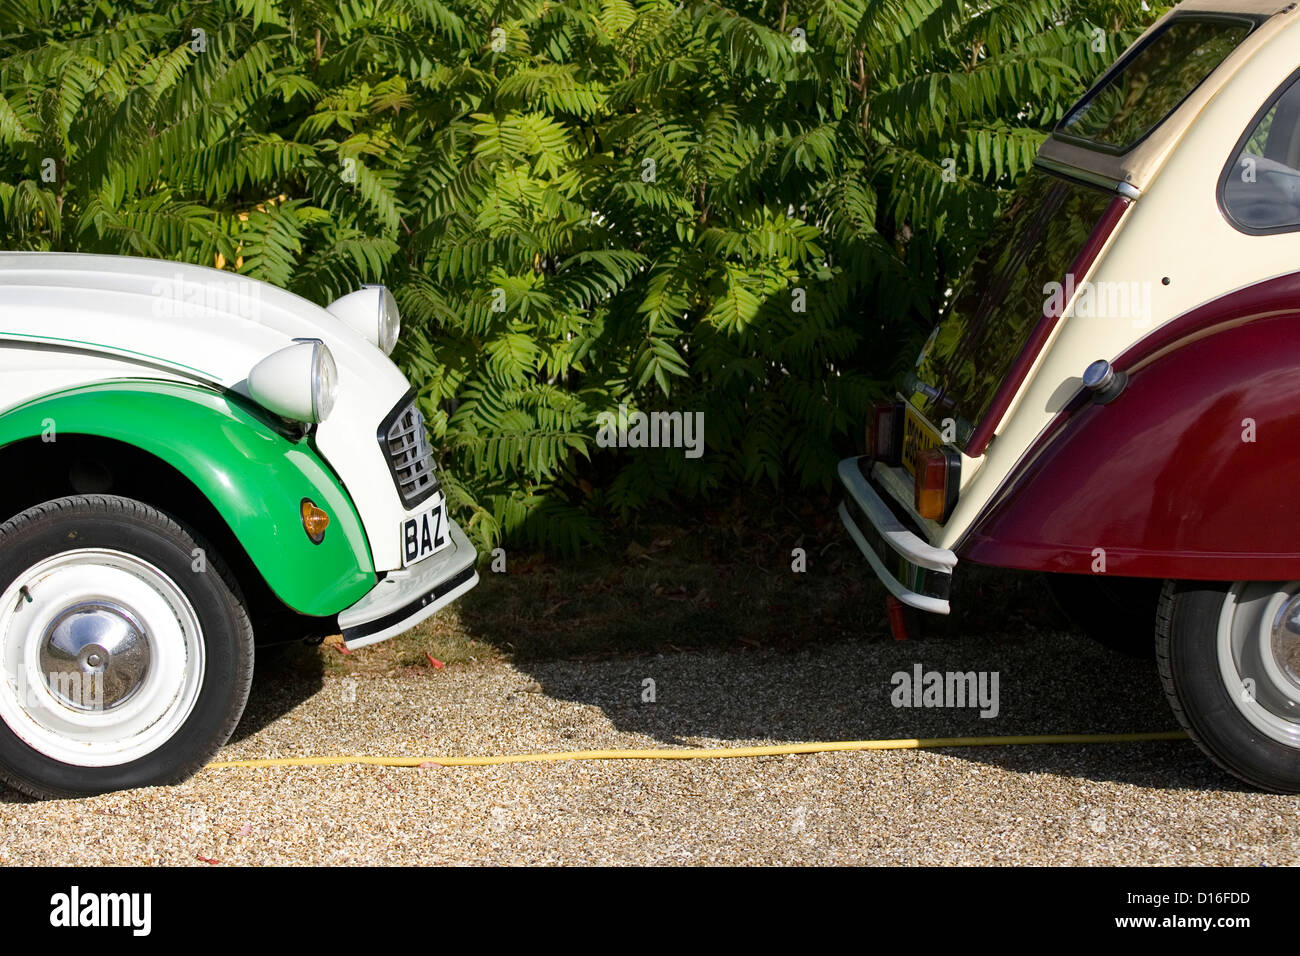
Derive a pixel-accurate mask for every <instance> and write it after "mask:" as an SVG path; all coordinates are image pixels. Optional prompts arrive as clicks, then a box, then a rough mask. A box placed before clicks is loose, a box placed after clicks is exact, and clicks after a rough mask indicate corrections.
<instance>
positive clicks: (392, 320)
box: [325, 285, 402, 355]
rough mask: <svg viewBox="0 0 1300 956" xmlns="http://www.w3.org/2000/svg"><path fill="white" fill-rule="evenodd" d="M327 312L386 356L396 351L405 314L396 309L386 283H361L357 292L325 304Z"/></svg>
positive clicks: (394, 301) (394, 300)
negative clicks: (402, 315) (366, 284)
mask: <svg viewBox="0 0 1300 956" xmlns="http://www.w3.org/2000/svg"><path fill="white" fill-rule="evenodd" d="M325 311H326V312H328V313H329V314H330V315H332V316H334V317H335V318H338V319H342V320H343V321H344V322H346V323H347V324H348V325H349V326H350V327H351V328H352V329H353V330H355V331H356V332H359V333H360V334H361V335H362V336H364V337H365V339H366V341H367V342H370V343H371V344H372V345H377V346H379V348H381V349H382V350H383V352H384V354H385V355H392V354H393V348H394V347H395V346H396V345H397V336H398V333H400V332H401V330H402V317H401V315H400V314H399V313H398V311H397V300H396V299H395V298H393V293H391V292H389V291H388V289H386V288H385V287H384V286H382V285H368V286H362V287H361V288H360V289H358V290H357V291H356V292H349V293H348V294H347V295H345V296H343V297H342V298H340V299H335V300H334V301H333V302H331V303H330V304H329V305H328V306H326V307H325Z"/></svg>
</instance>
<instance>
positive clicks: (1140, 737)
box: [207, 730, 1187, 770]
mask: <svg viewBox="0 0 1300 956" xmlns="http://www.w3.org/2000/svg"><path fill="white" fill-rule="evenodd" d="M1186 739H1187V735H1186V734H1185V733H1183V732H1182V731H1181V730H1164V731H1159V732H1157V733H1144V734H1029V735H1025V736H1019V737H1012V736H1008V737H922V738H919V739H917V738H905V739H901V740H837V741H824V742H820V743H806V744H775V745H773V746H768V747H701V748H685V747H682V748H674V749H667V750H567V751H563V750H562V751H557V752H555V753H538V754H497V755H494V756H487V757H366V756H351V757H349V756H334V757H263V758H259V759H255V760H217V761H214V762H213V763H210V764H208V766H207V769H208V770H225V769H228V768H230V767H333V766H339V765H343V764H374V765H377V766H380V767H420V766H423V765H425V764H432V765H434V766H438V767H490V766H494V765H496V764H505V763H553V762H557V761H561V760H716V759H720V758H724V757H780V756H784V755H786V754H818V753H843V752H846V751H855V750H930V749H933V748H938V747H1018V746H1023V745H1026V744H1127V743H1140V742H1144V741H1149V740H1186Z"/></svg>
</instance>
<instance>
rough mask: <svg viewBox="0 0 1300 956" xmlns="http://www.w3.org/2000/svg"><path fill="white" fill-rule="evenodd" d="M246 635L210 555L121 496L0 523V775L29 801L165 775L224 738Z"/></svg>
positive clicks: (233, 718) (244, 668) (236, 699)
mask: <svg viewBox="0 0 1300 956" xmlns="http://www.w3.org/2000/svg"><path fill="white" fill-rule="evenodd" d="M252 667H253V634H252V628H251V626H250V625H249V621H248V615H247V613H246V612H245V609H244V606H243V602H242V601H241V599H240V597H239V595H238V593H237V590H236V587H235V585H234V584H233V581H232V580H231V579H230V578H229V577H228V575H227V574H226V572H225V569H224V566H223V565H222V563H221V560H220V558H219V556H218V555H216V554H214V553H212V552H211V551H209V550H206V549H204V548H202V547H201V546H200V544H199V543H198V542H196V540H195V538H194V537H193V536H192V535H191V534H190V533H189V532H187V531H186V530H185V529H183V528H182V527H181V526H180V525H178V524H177V523H176V522H175V521H173V520H172V519H171V518H169V517H167V516H166V515H164V514H162V513H161V512H159V511H157V510H156V509H154V508H151V507H149V506H148V505H145V504H142V503H141V502H138V501H134V500H131V499H128V498H120V497H113V496H108V495H82V496H76V497H69V498H60V499H58V500H55V501H49V502H46V503H44V504H41V505H37V506H36V507H34V508H30V509H28V510H27V511H25V512H23V513H22V514H20V515H18V516H16V517H14V518H12V519H10V520H9V521H7V522H5V523H4V525H2V526H0V778H2V779H3V780H4V781H5V782H6V783H9V784H10V785H12V786H14V787H16V788H17V789H19V790H22V791H24V792H26V793H29V794H32V795H34V796H40V797H52V796H82V795H87V794H93V793H102V792H105V791H108V790H119V789H127V788H131V787H140V786H148V785H151V784H161V783H176V782H180V781H181V780H184V779H185V778H186V777H188V776H190V775H191V774H193V773H194V772H195V771H196V770H198V769H199V768H200V767H202V766H203V764H204V763H206V762H207V760H208V759H209V758H210V757H211V756H212V754H213V753H215V752H216V750H217V749H218V748H219V747H220V746H221V745H222V744H223V743H225V741H226V740H227V739H228V738H229V736H230V734H231V732H232V731H233V730H234V728H235V724H236V723H237V722H238V720H239V717H240V715H241V714H242V712H243V709H244V704H245V702H246V701H247V698H248V687H249V683H250V680H251V677H252Z"/></svg>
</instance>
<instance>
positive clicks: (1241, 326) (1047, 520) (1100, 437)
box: [956, 273, 1300, 580]
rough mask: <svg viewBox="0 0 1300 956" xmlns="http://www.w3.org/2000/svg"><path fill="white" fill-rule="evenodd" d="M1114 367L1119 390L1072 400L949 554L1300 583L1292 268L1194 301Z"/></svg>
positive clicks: (1299, 386) (1000, 562)
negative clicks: (1109, 398) (1119, 374)
mask: <svg viewBox="0 0 1300 956" xmlns="http://www.w3.org/2000/svg"><path fill="white" fill-rule="evenodd" d="M1096 357H1097V356H1088V358H1096ZM1114 364H1115V367H1116V368H1117V369H1119V370H1121V371H1125V370H1126V371H1128V372H1129V373H1130V374H1129V382H1128V387H1127V388H1126V389H1125V390H1124V392H1123V393H1122V394H1121V395H1120V396H1119V397H1118V398H1117V399H1115V400H1114V401H1113V402H1111V403H1110V404H1108V405H1095V404H1092V403H1091V402H1089V401H1087V400H1085V399H1084V398H1083V397H1079V398H1076V400H1075V401H1074V402H1072V403H1071V404H1070V405H1069V407H1067V408H1066V409H1065V410H1064V411H1063V412H1062V413H1061V414H1060V415H1059V416H1058V417H1057V419H1056V420H1055V421H1054V422H1053V423H1052V425H1051V426H1049V428H1048V429H1047V430H1046V431H1045V432H1044V434H1043V436H1042V437H1040V439H1039V441H1038V442H1037V444H1036V445H1035V446H1034V448H1033V449H1032V450H1031V451H1030V453H1029V454H1028V455H1026V457H1025V460H1024V461H1023V462H1022V463H1021V464H1020V466H1019V467H1018V468H1017V469H1016V471H1015V472H1013V474H1012V476H1011V477H1010V478H1009V479H1008V481H1007V482H1006V483H1005V484H1004V486H1003V488H1002V489H1001V490H1000V491H999V492H998V494H997V495H996V496H995V498H994V501H993V502H992V504H991V505H990V507H989V508H987V509H986V510H985V513H984V515H982V516H981V517H980V519H979V520H977V522H976V523H975V525H974V526H973V528H972V529H971V530H970V531H969V532H968V533H967V535H966V536H965V537H964V538H963V540H962V541H961V542H960V543H959V544H958V547H957V549H956V550H957V553H958V555H959V556H960V557H962V558H964V559H967V560H970V561H974V562H977V563H981V564H991V565H997V566H1001V567H1012V568H1024V569H1029V570H1040V571H1069V572H1078V573H1089V572H1093V571H1095V570H1097V569H1099V568H1100V567H1104V569H1105V572H1106V573H1108V574H1114V575H1130V576H1137V577H1169V578H1196V579H1203V580H1293V579H1300V273H1296V274H1292V275H1288V276H1283V277H1280V278H1277V279H1271V280H1269V281H1267V282H1262V283H1259V284H1257V285H1253V286H1249V287H1247V288H1245V289H1240V290H1238V291H1236V292H1233V293H1231V294H1229V295H1226V296H1224V297H1222V298H1219V299H1216V300H1214V301H1213V302H1210V303H1207V304H1206V305H1204V306H1201V307H1200V308H1198V309H1195V310H1193V311H1192V312H1189V313H1187V314H1186V315H1184V316H1182V317H1180V318H1178V319H1176V320H1174V321H1173V322H1170V323H1168V324H1166V325H1165V326H1162V327H1161V328H1159V329H1157V330H1156V331H1155V332H1153V333H1152V334H1151V335H1149V336H1147V337H1146V338H1145V339H1143V340H1142V341H1140V342H1138V343H1137V344H1136V345H1135V346H1134V347H1133V348H1131V349H1130V350H1129V351H1128V352H1126V353H1124V354H1123V355H1121V356H1120V357H1119V358H1118V359H1116V360H1115V363H1114ZM1099 559H1100V561H1104V564H1101V563H1099Z"/></svg>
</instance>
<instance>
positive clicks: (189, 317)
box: [0, 252, 408, 416]
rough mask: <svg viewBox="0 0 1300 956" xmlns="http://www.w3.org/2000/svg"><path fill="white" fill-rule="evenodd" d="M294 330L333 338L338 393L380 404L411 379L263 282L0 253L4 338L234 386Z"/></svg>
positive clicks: (154, 265)
mask: <svg viewBox="0 0 1300 956" xmlns="http://www.w3.org/2000/svg"><path fill="white" fill-rule="evenodd" d="M295 338H318V339H321V340H323V341H324V342H325V344H326V345H328V346H329V349H330V351H331V352H332V353H333V354H334V359H335V361H336V362H337V363H338V367H339V395H340V398H342V396H343V395H344V393H346V392H352V391H353V390H354V389H357V390H360V391H363V392H365V391H369V392H379V393H380V397H379V398H378V401H379V404H380V405H383V404H384V402H385V401H386V402H387V405H386V407H385V408H383V410H382V412H386V411H388V410H389V409H391V408H392V406H393V405H394V404H395V403H396V401H397V399H398V398H399V397H401V395H402V393H403V392H405V391H406V389H407V387H408V386H407V383H406V379H405V378H404V377H403V376H402V373H401V372H400V371H399V370H398V369H397V367H396V366H395V365H394V364H393V363H392V362H391V361H390V360H389V359H388V357H387V356H386V355H384V354H383V353H382V352H381V351H379V349H377V348H376V347H375V346H374V345H372V344H371V343H370V342H368V341H366V340H365V339H364V338H362V337H361V336H360V335H358V334H357V333H356V332H355V331H353V330H352V329H351V328H350V327H349V326H347V325H346V324H345V323H344V322H342V321H341V320H340V319H337V318H335V317H334V316H333V315H331V314H330V313H328V312H326V311H325V310H324V309H323V308H321V307H320V306H318V305H315V304H314V303H312V302H309V301H307V300H306V299H303V298H301V297H300V296H296V295H294V294H292V293H290V292H285V291H284V290H283V289H278V288H276V287H275V286H272V285H269V284H267V283H265V282H259V281H257V280H254V279H249V278H247V277H245V276H240V275H236V274H234V273H233V272H225V271H222V270H220V269H209V268H206V267H204V266H192V265H183V264H179V263H174V262H164V261H162V260H159V259H137V258H133V257H129V256H93V255H82V254H79V253H42V252H0V340H4V339H10V340H19V341H23V342H44V343H48V344H50V345H54V346H60V347H66V348H72V349H76V350H88V351H94V352H101V353H104V354H110V355H114V356H118V357H121V358H125V359H127V360H128V361H133V362H139V363H141V364H142V365H145V366H148V365H154V366H162V367H163V368H167V369H169V370H171V371H173V372H176V373H178V374H180V375H182V376H185V377H187V378H195V379H198V380H201V381H206V382H211V383H213V384H216V385H221V386H223V387H225V388H236V389H238V386H239V384H240V383H241V382H243V380H244V379H245V377H246V376H247V375H248V371H249V369H251V368H252V367H253V366H254V365H255V364H257V362H258V361H259V360H261V359H262V358H264V357H265V356H266V355H269V354H270V353H271V352H274V351H276V350H278V349H281V348H284V347H285V346H286V345H289V344H291V343H292V341H293V340H294V339H295ZM349 397H350V398H355V397H356V396H354V395H350V396H349ZM382 412H381V416H382Z"/></svg>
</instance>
